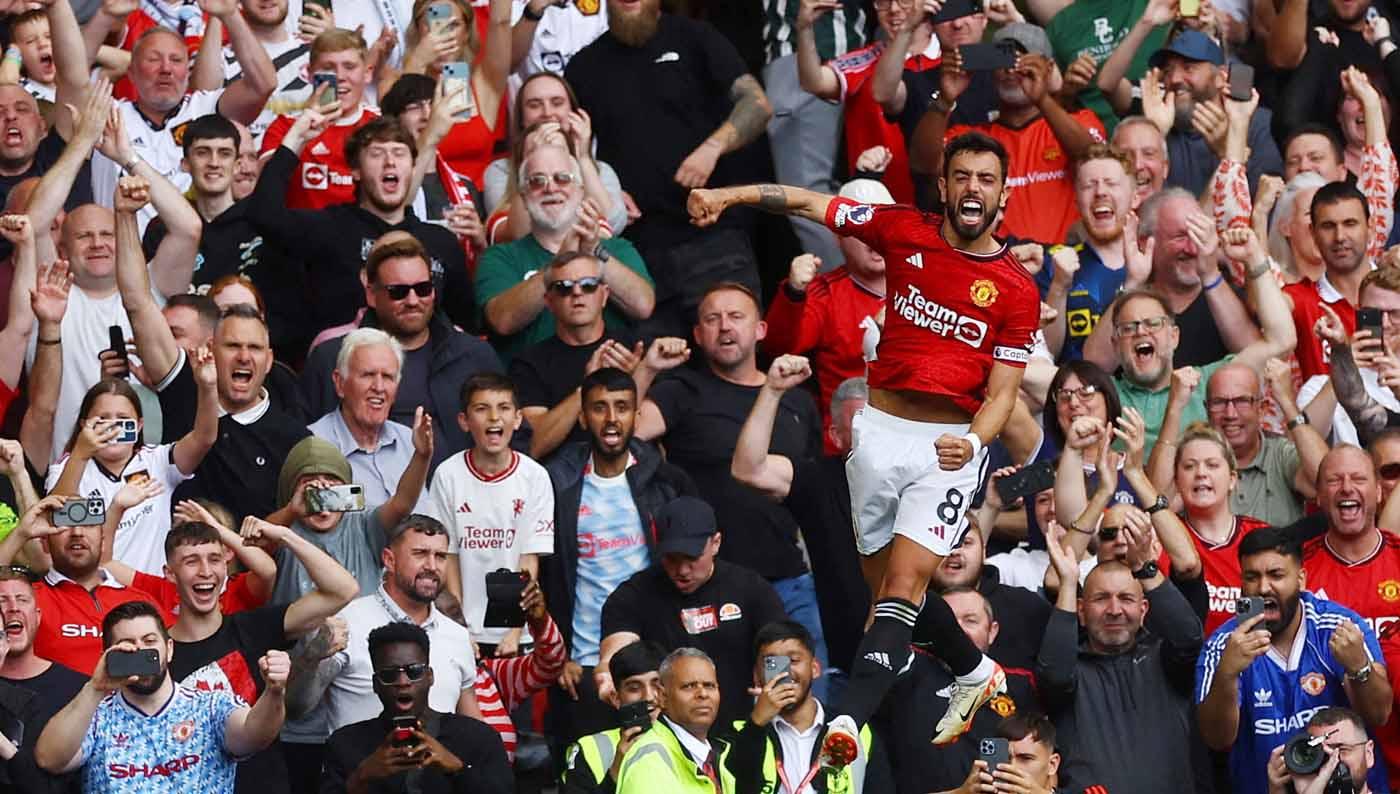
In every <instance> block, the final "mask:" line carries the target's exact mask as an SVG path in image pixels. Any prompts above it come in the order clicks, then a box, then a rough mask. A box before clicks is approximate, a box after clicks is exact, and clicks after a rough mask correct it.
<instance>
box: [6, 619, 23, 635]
mask: <svg viewBox="0 0 1400 794" xmlns="http://www.w3.org/2000/svg"><path fill="white" fill-rule="evenodd" d="M23 633H24V621H22V620H9V621H6V622H5V636H7V637H17V636H19V635H21V634H23Z"/></svg>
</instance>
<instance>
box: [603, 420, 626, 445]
mask: <svg viewBox="0 0 1400 794" xmlns="http://www.w3.org/2000/svg"><path fill="white" fill-rule="evenodd" d="M601 435H602V437H603V440H604V441H606V442H608V443H609V444H615V443H617V442H619V441H621V440H622V430H621V428H618V427H616V426H615V425H608V426H607V427H605V428H603V432H602V433H601Z"/></svg>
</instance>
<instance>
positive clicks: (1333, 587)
mask: <svg viewBox="0 0 1400 794" xmlns="http://www.w3.org/2000/svg"><path fill="white" fill-rule="evenodd" d="M1377 534H1378V535H1379V536H1380V538H1379V542H1378V543H1377V545H1376V550H1375V551H1374V552H1372V553H1371V554H1370V555H1368V556H1367V557H1366V559H1364V560H1360V561H1358V562H1353V563H1349V562H1346V561H1344V560H1342V559H1341V558H1340V557H1338V556H1337V555H1336V553H1334V552H1333V551H1332V548H1331V546H1330V545H1329V544H1328V543H1327V536H1326V535H1323V536H1321V537H1318V538H1313V539H1312V540H1310V541H1308V544H1307V545H1306V546H1304V547H1303V570H1305V571H1307V574H1308V589H1309V590H1311V591H1312V592H1313V593H1314V594H1315V595H1316V596H1317V597H1318V598H1326V599H1330V600H1332V601H1336V602H1337V603H1339V604H1341V605H1342V606H1345V607H1348V608H1350V609H1352V610H1353V611H1355V612H1356V613H1357V614H1359V615H1361V617H1363V618H1365V619H1366V622H1367V623H1368V624H1370V626H1371V628H1372V629H1373V630H1374V631H1375V632H1376V633H1377V634H1380V632H1381V629H1383V628H1385V627H1386V626H1387V625H1389V624H1390V623H1393V622H1395V621H1396V620H1400V536H1397V535H1394V534H1392V533H1390V532H1378V533H1377Z"/></svg>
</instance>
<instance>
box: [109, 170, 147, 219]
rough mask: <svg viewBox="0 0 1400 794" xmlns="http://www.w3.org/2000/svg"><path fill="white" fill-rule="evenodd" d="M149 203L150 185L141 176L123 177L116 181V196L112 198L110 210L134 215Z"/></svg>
mask: <svg viewBox="0 0 1400 794" xmlns="http://www.w3.org/2000/svg"><path fill="white" fill-rule="evenodd" d="M150 201H151V183H150V182H147V181H146V178H145V177H142V176H124V177H121V178H120V179H118V180H117V190H116V195H114V196H113V197H112V209H113V210H114V211H115V212H118V213H125V214H128V215H135V214H136V213H138V212H140V211H141V210H142V208H144V207H145V206H146V205H147V204H149V203H150Z"/></svg>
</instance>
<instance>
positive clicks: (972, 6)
mask: <svg viewBox="0 0 1400 794" xmlns="http://www.w3.org/2000/svg"><path fill="white" fill-rule="evenodd" d="M982 10H983V9H982V0H948V2H946V3H944V4H943V8H941V9H939V11H938V13H937V14H934V15H933V17H932V18H931V19H930V21H931V22H933V23H934V24H935V25H936V24H938V23H939V22H949V21H951V20H954V19H961V18H963V17H970V16H972V15H973V14H980V13H982Z"/></svg>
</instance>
